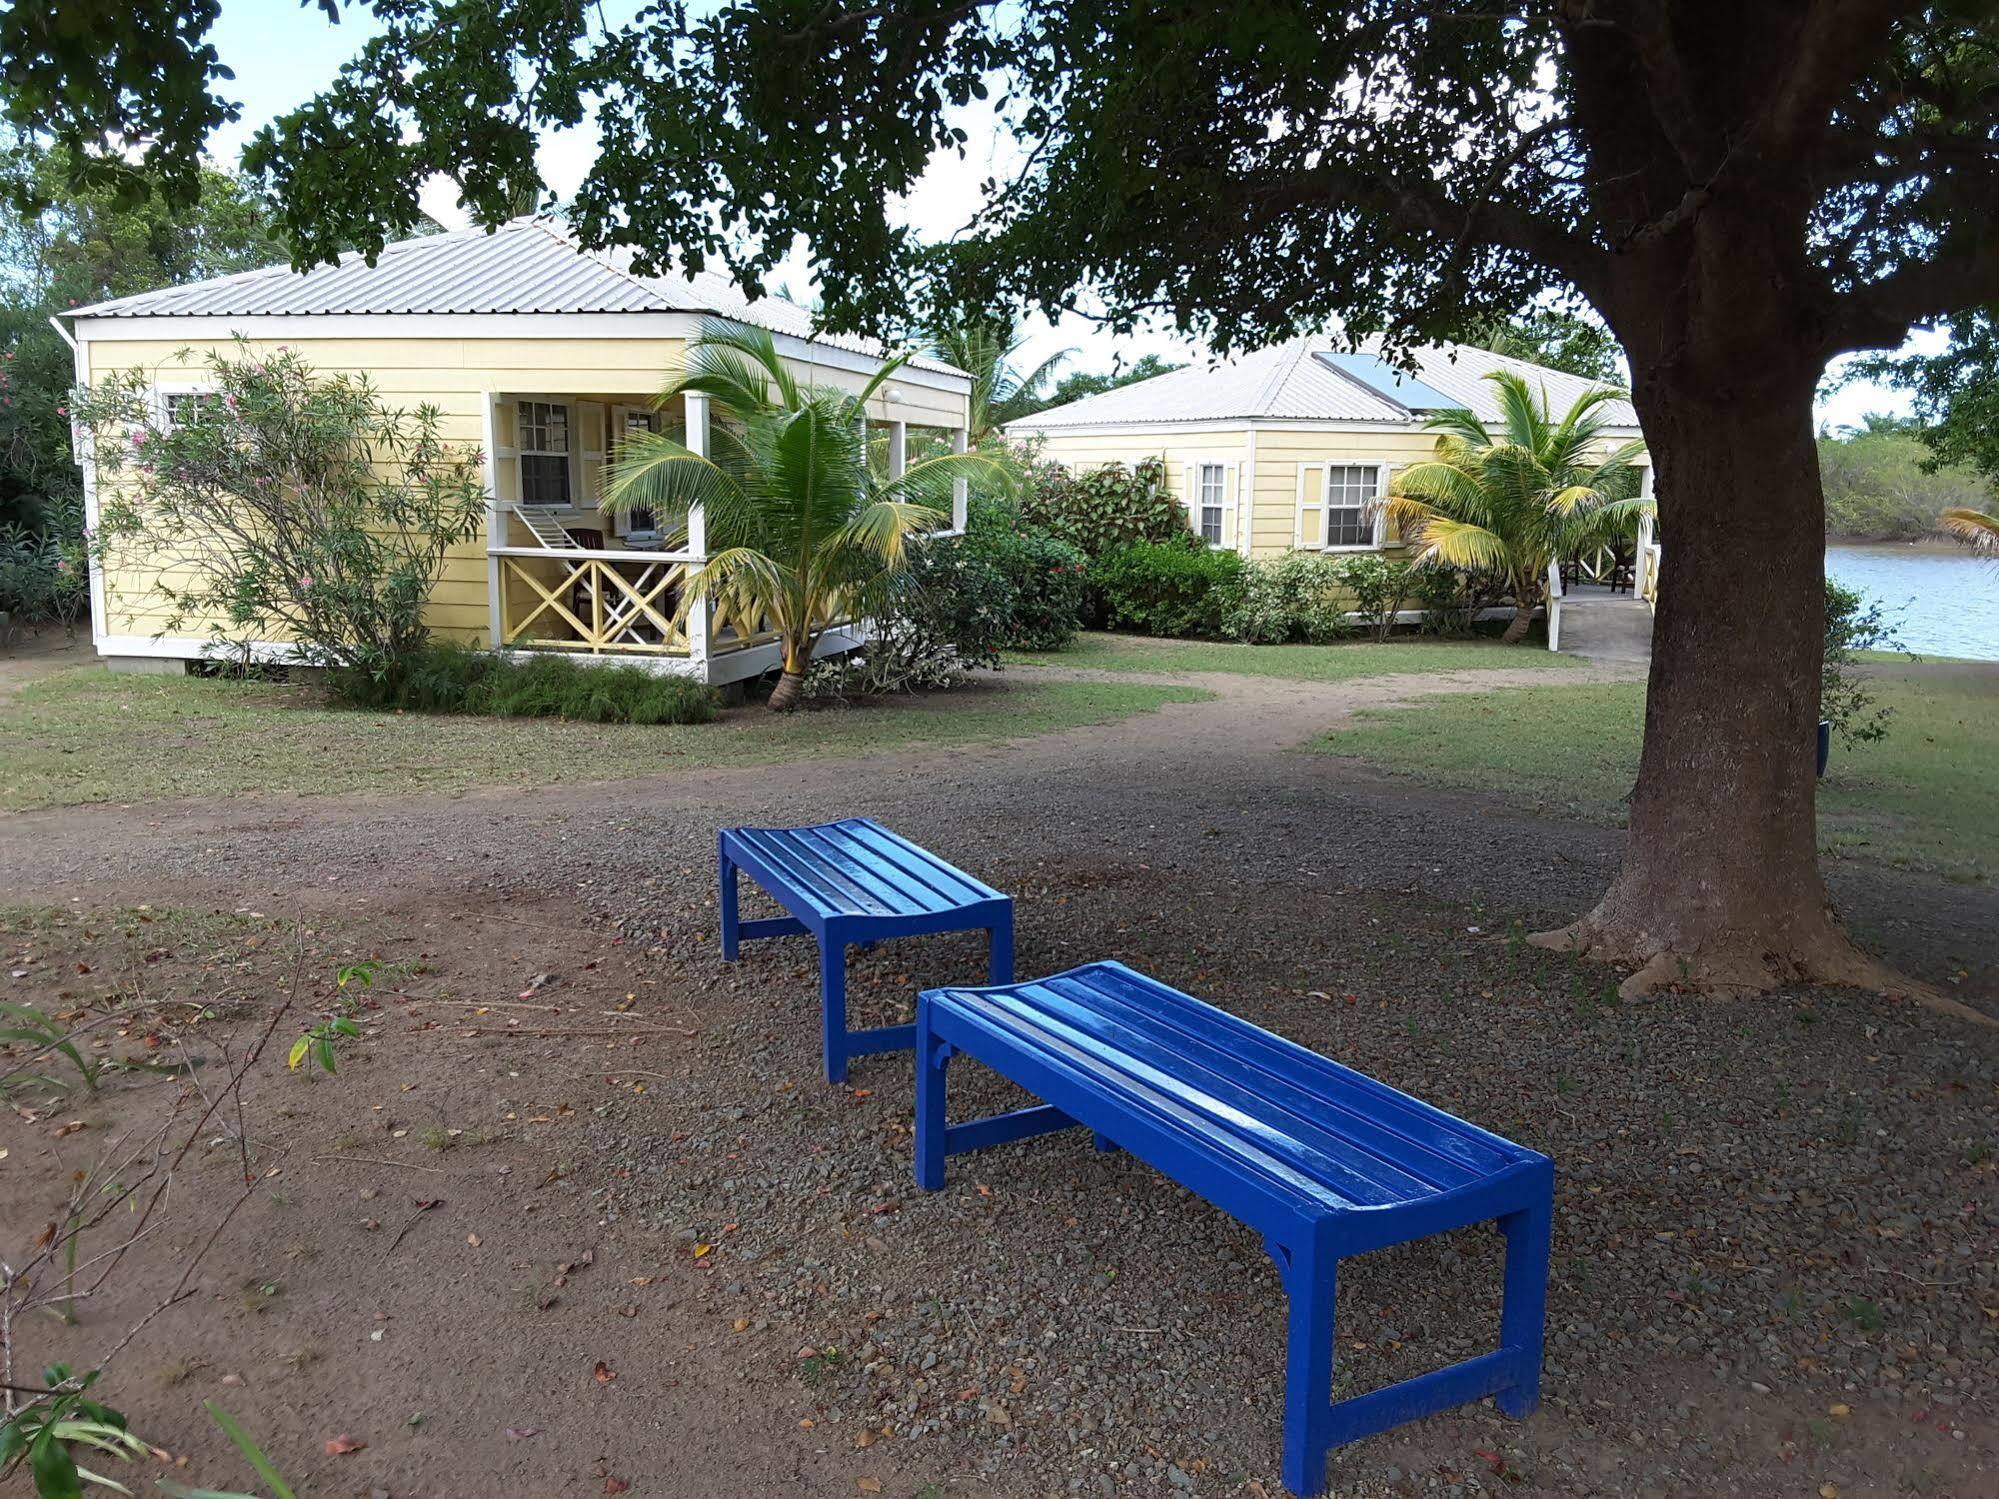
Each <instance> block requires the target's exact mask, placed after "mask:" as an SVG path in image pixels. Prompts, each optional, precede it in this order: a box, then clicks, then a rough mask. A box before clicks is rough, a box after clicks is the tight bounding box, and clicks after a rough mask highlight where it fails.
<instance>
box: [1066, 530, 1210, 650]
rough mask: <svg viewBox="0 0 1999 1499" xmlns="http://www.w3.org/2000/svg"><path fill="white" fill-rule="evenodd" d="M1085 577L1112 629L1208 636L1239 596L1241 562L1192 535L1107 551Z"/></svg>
mask: <svg viewBox="0 0 1999 1499" xmlns="http://www.w3.org/2000/svg"><path fill="white" fill-rule="evenodd" d="M1089 580H1090V582H1091V584H1092V585H1093V586H1094V587H1095V588H1096V589H1097V590H1098V592H1099V593H1100V594H1101V595H1102V597H1103V603H1104V614H1105V621H1106V623H1107V624H1108V625H1109V626H1110V628H1111V629H1113V630H1136V631H1138V632H1139V633H1140V634H1143V635H1169V636H1178V637H1181V638H1183V639H1197V640H1212V639H1215V638H1218V637H1219V636H1220V635H1221V634H1222V633H1223V630H1222V626H1223V622H1224V621H1225V620H1226V619H1227V618H1228V617H1229V614H1230V612H1231V610H1232V609H1233V608H1234V606H1235V604H1236V601H1237V600H1238V599H1239V598H1240V596H1241V593H1242V587H1243V561H1242V558H1241V557H1239V556H1237V555H1236V554H1235V553H1234V552H1224V551H1216V550H1214V549H1212V548H1209V547H1205V546H1202V545H1201V544H1200V543H1199V542H1197V541H1195V540H1193V539H1192V537H1189V538H1188V540H1186V541H1184V542H1183V541H1166V542H1158V541H1141V542H1136V543H1134V544H1132V545H1130V546H1122V547H1117V548H1114V549H1113V550H1111V551H1109V552H1106V553H1105V554H1104V555H1103V556H1102V557H1100V558H1098V559H1097V561H1096V562H1095V563H1093V564H1091V567H1090V571H1089Z"/></svg>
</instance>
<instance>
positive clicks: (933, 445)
mask: <svg viewBox="0 0 1999 1499" xmlns="http://www.w3.org/2000/svg"><path fill="white" fill-rule="evenodd" d="M910 394H911V393H910V392H908V391H906V390H904V389H902V388H900V387H899V385H898V384H897V383H895V382H891V383H890V384H889V386H888V387H887V388H886V390H885V391H884V393H883V398H882V403H883V405H884V406H885V407H886V410H887V412H888V413H889V414H888V415H887V417H886V418H885V419H881V420H877V419H873V418H871V419H870V421H869V429H870V433H871V436H872V437H873V439H874V441H873V443H872V444H871V446H872V447H873V450H874V453H875V456H876V461H877V463H878V465H879V468H880V470H881V471H882V472H884V473H886V474H887V475H889V476H890V477H894V476H896V475H899V474H901V473H902V472H903V470H904V469H905V468H906V466H907V465H908V464H909V462H910V461H912V459H913V458H914V457H918V456H922V455H924V454H926V453H930V452H942V451H958V452H963V451H965V448H966V446H967V443H968V441H969V435H970V434H969V432H968V430H967V429H966V428H965V427H964V426H962V425H950V424H949V423H950V422H952V421H962V417H961V416H954V417H950V418H945V417H943V416H942V414H941V413H935V412H932V411H925V410H923V409H922V408H923V406H924V405H926V404H929V403H927V402H923V401H921V400H915V401H912V400H907V399H905V398H906V397H907V396H908V395H910ZM922 394H924V395H929V394H931V393H929V392H924V393H922ZM902 405H907V406H910V407H912V408H915V409H912V410H910V411H908V412H907V413H906V414H905V413H903V412H898V411H897V410H896V408H897V407H898V406H902ZM959 409H960V410H962V406H960V408H959ZM926 416H927V417H929V418H930V419H929V420H923V419H921V418H923V417H926ZM710 421H711V415H710V411H709V402H708V400H707V398H706V397H705V396H700V395H693V394H688V395H682V396H677V397H675V398H674V399H673V400H672V401H671V402H669V403H667V404H665V405H661V404H660V403H659V402H658V401H657V400H656V399H654V398H652V397H650V396H646V395H639V394H623V395H621V394H616V393H606V392H602V391H593V392H577V393H568V394H550V393H548V392H545V391H543V392H532V393H528V392H521V393H513V392H503V393H495V394H493V395H492V396H491V397H490V398H489V399H488V401H487V405H486V416H485V423H486V446H485V451H486V453H487V455H488V456H487V492H488V495H489V507H488V514H487V526H486V537H487V543H486V569H487V589H488V607H489V612H490V618H489V626H488V628H489V644H490V645H491V647H492V648H493V649H494V650H499V651H507V652H516V651H522V652H525V651H560V652H566V653H570V654H573V655H579V656H585V657H591V658H598V659H604V660H616V661H619V662H623V663H627V664H637V665H643V666H646V667H649V668H650V669H653V670H656V671H668V672H678V673H684V674H686V675H690V676H695V677H698V678H700V679H701V680H703V681H706V682H711V683H716V684H722V683H728V682H736V681H742V680H745V679H748V678H750V677H755V676H760V675H762V674H763V673H764V672H767V671H770V670H772V669H773V668H775V667H776V666H777V665H778V664H779V648H778V644H777V637H776V633H775V631H774V630H773V629H772V628H771V626H770V622H769V621H768V620H767V619H765V618H764V617H763V616H762V615H761V613H752V611H750V610H748V609H746V608H744V607H742V606H739V605H735V604H732V603H730V602H728V601H724V600H715V599H706V600H702V601H700V602H698V603H695V604H693V605H691V606H688V605H687V603H686V596H685V589H686V586H687V582H688V579H689V578H691V577H692V576H693V575H694V574H695V573H696V572H698V571H699V570H700V568H701V567H702V565H703V564H704V563H705V562H706V561H707V558H708V536H707V526H706V520H705V517H704V515H703V514H702V511H701V510H700V509H699V508H698V507H697V508H696V509H695V510H694V511H693V512H692V513H691V514H690V515H689V516H688V517H687V521H686V525H685V527H684V529H669V527H670V525H671V522H670V520H669V519H668V518H666V517H656V516H652V515H648V514H646V513H644V512H635V513H632V514H628V515H613V514H611V513H610V512H608V511H606V510H604V509H603V508H602V504H603V499H604V495H605V491H606V486H607V476H608V470H609V467H610V466H611V465H612V464H614V463H615V462H616V461H617V459H618V456H619V453H620V451H621V449H622V447H623V444H624V443H625V442H626V441H627V440H628V439H629V438H630V437H631V436H632V435H634V434H636V433H641V432H656V433H662V434H664V435H666V436H669V437H672V438H675V439H676V440H678V441H680V442H683V443H685V444H686V445H687V446H688V447H689V448H691V449H692V450H693V451H695V452H697V453H703V454H705V453H707V452H708V451H709V429H710ZM967 501H968V496H967V493H966V490H965V486H964V485H963V483H962V482H961V483H959V484H958V485H957V486H955V488H954V490H953V496H952V518H951V527H952V531H953V532H954V533H955V532H958V531H962V530H963V529H964V527H965V521H966V506H967ZM864 623H865V622H863V621H859V620H836V621H834V622H833V623H832V625H831V627H830V628H829V629H828V630H827V631H826V634H825V636H824V638H822V640H821V641H820V643H819V647H818V654H819V655H821V656H826V655H835V654H838V653H840V652H843V651H847V650H851V649H854V648H855V647H857V646H859V645H860V644H861V643H862V640H863V638H864V634H865V631H864Z"/></svg>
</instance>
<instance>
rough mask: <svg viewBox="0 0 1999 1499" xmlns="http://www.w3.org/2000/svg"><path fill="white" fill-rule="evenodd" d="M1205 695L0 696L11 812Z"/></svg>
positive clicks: (42, 688) (519, 766) (1022, 688)
mask: <svg viewBox="0 0 1999 1499" xmlns="http://www.w3.org/2000/svg"><path fill="white" fill-rule="evenodd" d="M1207 696H1208V694H1207V693H1205V692H1203V691H1201V690H1200V689H1199V688H1196V687H1155V686H1145V685H1141V684H1138V683H1124V682H1026V681H1021V680H1019V679H1017V678H1014V679H1008V678H999V679H996V680H995V679H981V680H980V681H978V682H977V683H975V684H973V685H971V686H967V687H964V688H961V689H958V690H955V691H952V692H947V693H938V694H934V695H930V696H926V697H920V698H911V699H909V700H908V701H899V702H893V703H881V704H869V705H866V706H860V707H852V708H835V709H826V710H823V711H811V712H803V713H795V714H791V715H789V716H782V717H781V716H779V715H777V714H773V713H770V712H768V711H766V710H765V709H764V708H762V707H749V708H738V709H732V710H730V711H729V712H727V713H725V714H724V715H723V716H722V718H721V719H720V720H719V721H717V722H715V723H712V724H704V725H700V726H696V727H678V726H662V727H639V726H634V725H600V724H584V723H563V722H559V721H556V720H551V719H490V718H472V717H435V718H433V717H425V716H420V715H414V714H408V715H406V714H399V713H374V712H363V711H359V710H355V709H348V708H336V707H331V706H329V705H328V704H327V703H326V701H325V699H324V697H323V695H322V694H321V693H320V692H319V691H318V690H317V689H316V688H312V687H294V686H276V685H269V684H258V683H243V682H227V681H218V680H214V679H207V678H199V677H149V676H116V675H113V674H112V673H110V672H104V671H74V672H64V673H62V674H61V675H59V676H55V677H50V678H47V679H45V680H43V681H39V682H36V683H33V684H32V685H30V686H27V687H25V688H22V689H21V690H20V691H19V692H17V693H16V694H14V695H13V696H12V697H11V698H8V699H5V700H0V808H7V809H11V810H20V809H23V808H28V807H50V806H70V805H75V804H77V803H81V802H102V801H115V802H135V801H155V800H160V799H163V798H170V797H202V796H229V795H236V794H239V793H243V792H263V791H297V792H398V791H452V790H458V789H462V788H464V787H468V786H503V785H530V784H533V785H540V784H545V783H547V782H549V781H593V780H594V781H602V780H613V779H617V778H619V777H624V776H636V775H646V774H651V773H655V772H658V771H665V770H675V769H694V768H700V767H704V766H711V765H756V764H770V763H775V762H778V761H783V760H796V759H804V758H809V757H815V756H846V755H865V754H876V753H882V754H885V753H890V752H893V751H896V750H900V749H908V748H914V747H923V746H943V745H953V744H964V743H972V742H984V741H989V740H995V739H1012V738H1017V737H1020V736H1024V735H1029V734H1042V733H1047V732H1050V731H1052V730H1056V729H1069V728H1076V727H1078V726H1080V725H1084V724H1096V723H1105V722H1108V721H1110V720H1112V719H1117V718H1124V717H1126V716H1128V715H1130V714H1133V713H1143V712H1146V711H1148V710H1150V709H1153V708H1157V707H1159V706H1160V705H1161V704H1163V703H1169V702H1190V701H1195V700H1198V699H1201V698H1205V697H1207Z"/></svg>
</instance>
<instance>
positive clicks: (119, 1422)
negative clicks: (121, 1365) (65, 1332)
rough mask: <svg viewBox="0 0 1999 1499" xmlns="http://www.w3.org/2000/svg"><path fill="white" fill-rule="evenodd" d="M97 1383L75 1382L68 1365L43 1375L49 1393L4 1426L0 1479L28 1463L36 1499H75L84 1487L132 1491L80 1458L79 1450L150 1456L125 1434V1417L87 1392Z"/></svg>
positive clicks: (125, 1457) (89, 1379)
mask: <svg viewBox="0 0 1999 1499" xmlns="http://www.w3.org/2000/svg"><path fill="white" fill-rule="evenodd" d="M96 1379H97V1374H96V1371H94V1370H93V1371H92V1372H91V1373H89V1374H85V1375H83V1376H82V1377H81V1378H78V1379H72V1378H71V1377H70V1372H69V1366H68V1365H66V1364H54V1365H51V1366H50V1367H49V1368H47V1369H44V1370H43V1371H42V1383H43V1384H44V1385H45V1386H46V1387H47V1388H46V1390H45V1391H44V1392H42V1393H40V1394H38V1395H36V1397H35V1398H34V1399H33V1400H31V1401H30V1402H29V1403H28V1404H27V1405H25V1406H23V1407H22V1408H21V1409H19V1410H17V1411H15V1412H14V1413H13V1414H12V1415H10V1416H8V1417H7V1418H6V1421H5V1422H4V1424H0V1479H5V1478H6V1477H8V1476H9V1475H10V1474H12V1473H13V1472H14V1471H15V1470H16V1469H17V1468H19V1467H21V1466H22V1464H24V1463H25V1464H26V1465H27V1469H28V1473H29V1475H30V1477H31V1478H32V1479H33V1481H34V1485H35V1494H36V1496H37V1499H76V1496H78V1495H81V1494H82V1493H83V1486H84V1485H85V1484H90V1485H91V1486H93V1487H96V1488H105V1489H112V1490H115V1491H117V1492H118V1493H122V1494H129V1493H130V1492H131V1490H130V1489H128V1488H126V1487H125V1486H124V1485H123V1484H121V1483H118V1482H117V1481H115V1480H113V1479H110V1478H106V1477H105V1476H104V1475H103V1474H101V1473H95V1472H93V1471H91V1470H90V1469H89V1468H86V1467H84V1466H83V1465H82V1464H80V1463H79V1462H78V1461H77V1458H76V1454H77V1449H79V1448H83V1449H90V1450H94V1451H97V1452H102V1453H105V1454H107V1455H109V1456H111V1457H115V1458H118V1459H119V1460H120V1461H123V1462H131V1461H133V1460H134V1459H136V1458H140V1457H143V1456H145V1453H146V1444H145V1443H144V1442H142V1441H140V1440H139V1439H138V1438H137V1437H135V1436H133V1435H132V1433H131V1432H130V1431H128V1430H126V1429H125V1418H124V1416H123V1415H121V1414H120V1413H119V1412H117V1411H115V1410H113V1409H111V1407H109V1406H108V1405H99V1404H98V1403H97V1402H96V1401H94V1400H92V1399H90V1398H89V1397H88V1396H87V1395H86V1394H85V1393H84V1392H85V1391H86V1390H88V1389H89V1388H90V1386H91V1385H92V1384H93V1383H95V1382H96Z"/></svg>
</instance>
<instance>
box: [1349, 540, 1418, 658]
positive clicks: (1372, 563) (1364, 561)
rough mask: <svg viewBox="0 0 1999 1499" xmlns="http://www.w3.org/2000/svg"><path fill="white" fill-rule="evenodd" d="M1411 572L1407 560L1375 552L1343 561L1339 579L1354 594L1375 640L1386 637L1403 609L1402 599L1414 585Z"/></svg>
mask: <svg viewBox="0 0 1999 1499" xmlns="http://www.w3.org/2000/svg"><path fill="white" fill-rule="evenodd" d="M1410 572H1411V569H1410V566H1409V564H1408V563H1407V562H1401V561H1391V560H1390V559H1389V558H1387V557H1378V556H1375V555H1374V554H1372V553H1364V554H1361V555H1358V556H1353V557H1348V558H1345V559H1343V560H1342V561H1341V563H1340V582H1341V584H1342V585H1343V586H1344V587H1345V588H1346V590H1347V592H1348V593H1350V594H1352V595H1353V601H1354V609H1355V612H1357V613H1358V614H1359V615H1360V618H1361V624H1362V626H1363V627H1364V628H1365V629H1366V630H1367V632H1368V634H1370V635H1372V636H1373V637H1374V638H1375V639H1376V640H1386V639H1387V638H1388V636H1389V633H1390V632H1391V631H1392V630H1393V629H1394V628H1395V616H1396V615H1398V614H1400V613H1401V612H1402V602H1403V600H1404V599H1406V598H1408V597H1409V590H1410V588H1411V587H1412V586H1413V582H1412V580H1411V578H1410Z"/></svg>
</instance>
